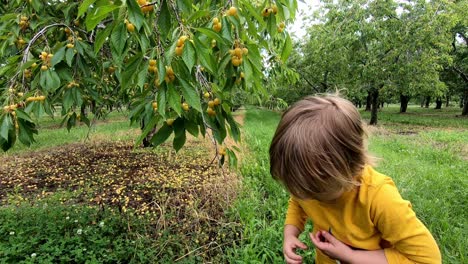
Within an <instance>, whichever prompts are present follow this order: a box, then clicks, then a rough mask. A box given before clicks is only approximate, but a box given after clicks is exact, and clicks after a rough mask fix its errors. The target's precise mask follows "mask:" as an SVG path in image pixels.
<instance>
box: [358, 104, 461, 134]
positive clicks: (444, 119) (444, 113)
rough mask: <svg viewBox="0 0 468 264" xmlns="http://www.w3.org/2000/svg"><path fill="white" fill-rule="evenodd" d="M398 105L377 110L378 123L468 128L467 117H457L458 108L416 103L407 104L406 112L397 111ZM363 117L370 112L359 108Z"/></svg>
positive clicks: (396, 125)
mask: <svg viewBox="0 0 468 264" xmlns="http://www.w3.org/2000/svg"><path fill="white" fill-rule="evenodd" d="M399 111H400V106H399V105H390V106H385V107H384V108H382V109H381V110H379V112H378V123H379V124H380V125H383V126H385V125H391V126H393V127H395V128H405V127H411V128H421V127H431V128H447V127H451V128H456V129H460V128H462V129H468V119H467V118H461V117H457V116H458V115H460V114H461V109H460V108H456V107H455V108H442V109H438V110H436V109H434V108H433V107H432V108H421V107H420V106H417V105H409V106H408V109H407V111H406V113H399ZM360 112H361V115H362V117H363V119H365V120H369V119H370V112H366V111H364V110H362V109H361V111H360Z"/></svg>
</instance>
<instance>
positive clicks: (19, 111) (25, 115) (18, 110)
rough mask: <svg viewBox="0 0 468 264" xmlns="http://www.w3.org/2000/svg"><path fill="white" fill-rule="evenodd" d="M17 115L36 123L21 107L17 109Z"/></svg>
mask: <svg viewBox="0 0 468 264" xmlns="http://www.w3.org/2000/svg"><path fill="white" fill-rule="evenodd" d="M15 112H16V116H17V117H18V118H19V119H24V120H26V121H29V122H31V123H34V122H33V121H32V119H31V117H30V116H29V115H28V114H27V113H26V112H24V111H23V110H21V109H16V111H15Z"/></svg>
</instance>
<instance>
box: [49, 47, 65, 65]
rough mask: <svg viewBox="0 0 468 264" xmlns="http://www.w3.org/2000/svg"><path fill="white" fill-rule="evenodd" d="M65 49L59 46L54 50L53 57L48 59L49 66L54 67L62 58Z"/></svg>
mask: <svg viewBox="0 0 468 264" xmlns="http://www.w3.org/2000/svg"><path fill="white" fill-rule="evenodd" d="M65 49H66V47H61V48H60V49H59V50H57V51H56V52H55V54H54V57H52V60H50V64H51V67H54V66H55V65H56V64H57V63H59V62H61V61H62V60H63V57H65Z"/></svg>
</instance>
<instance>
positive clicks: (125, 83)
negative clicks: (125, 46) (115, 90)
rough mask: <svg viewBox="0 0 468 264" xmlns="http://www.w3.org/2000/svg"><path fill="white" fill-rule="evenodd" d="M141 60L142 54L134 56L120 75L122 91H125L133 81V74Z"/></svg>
mask: <svg viewBox="0 0 468 264" xmlns="http://www.w3.org/2000/svg"><path fill="white" fill-rule="evenodd" d="M142 60H143V54H142V53H138V54H135V55H134V56H133V57H132V58H131V59H130V60H129V61H128V66H127V67H126V68H125V70H124V71H123V74H122V89H127V88H128V87H129V86H130V85H131V84H132V83H133V81H134V77H135V73H136V72H137V70H138V67H139V66H140V64H141V61H142Z"/></svg>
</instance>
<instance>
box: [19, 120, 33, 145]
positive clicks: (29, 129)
mask: <svg viewBox="0 0 468 264" xmlns="http://www.w3.org/2000/svg"><path fill="white" fill-rule="evenodd" d="M18 126H19V135H18V139H19V141H20V142H21V143H23V144H24V145H26V146H28V147H29V146H30V145H31V143H34V142H35V140H34V137H33V134H37V129H36V125H35V124H34V123H32V122H29V121H26V120H23V119H18Z"/></svg>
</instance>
